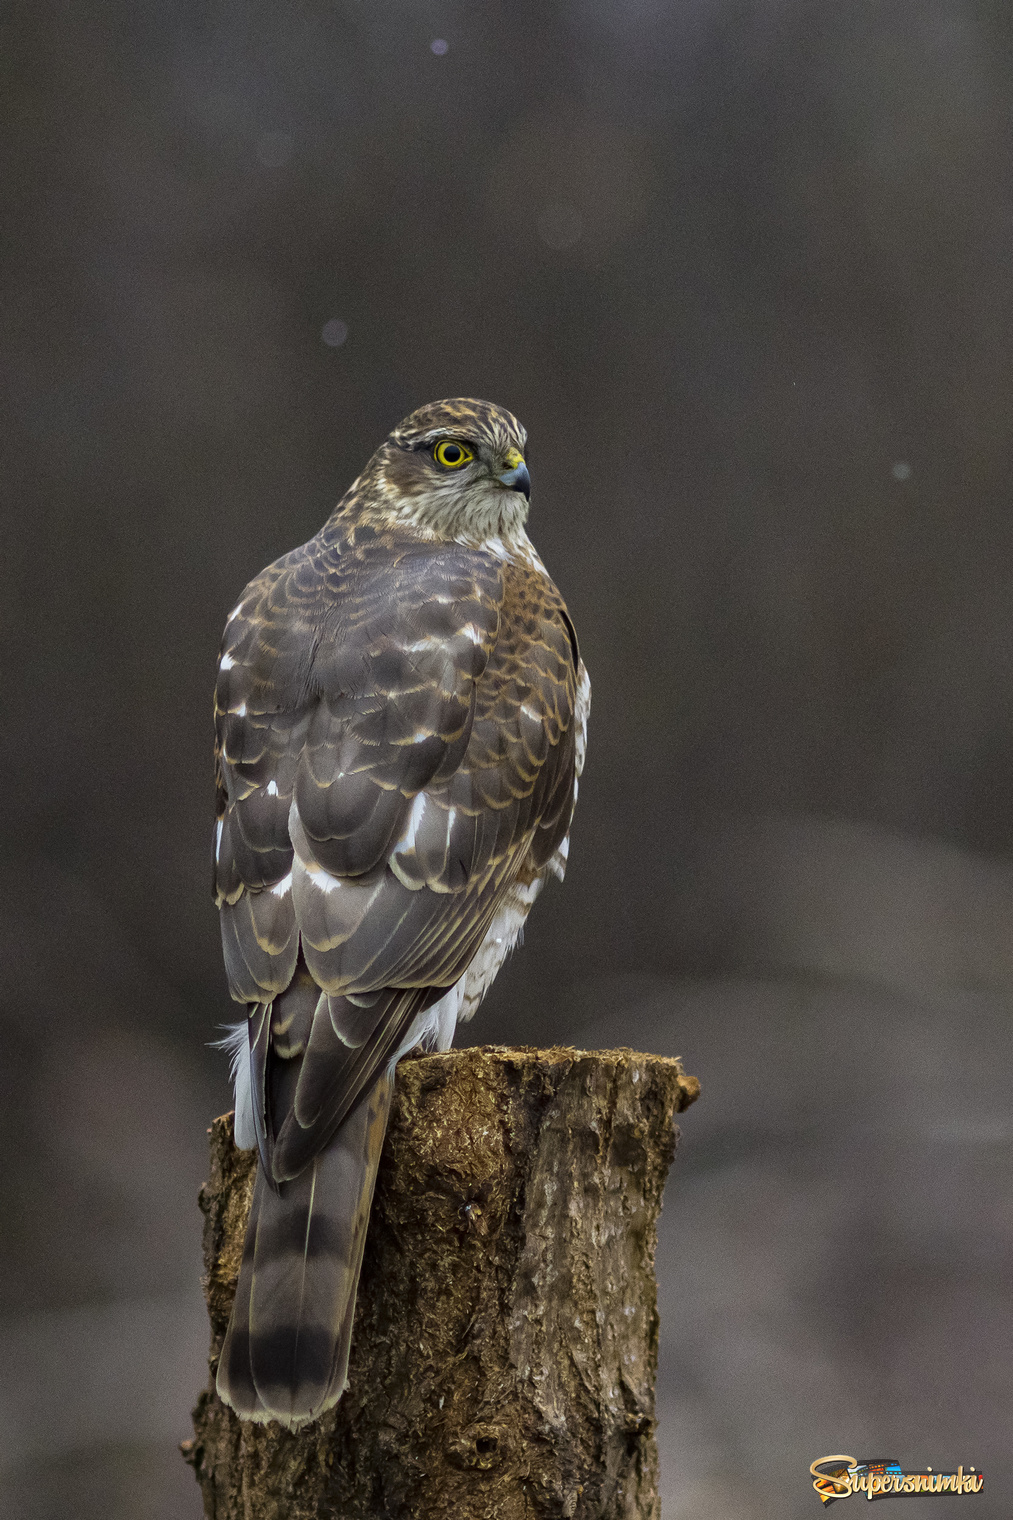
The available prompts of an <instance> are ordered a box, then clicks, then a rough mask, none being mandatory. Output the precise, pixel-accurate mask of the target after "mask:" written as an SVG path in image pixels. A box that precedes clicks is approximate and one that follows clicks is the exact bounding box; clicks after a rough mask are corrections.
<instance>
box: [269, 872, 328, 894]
mask: <svg viewBox="0 0 1013 1520" xmlns="http://www.w3.org/2000/svg"><path fill="white" fill-rule="evenodd" d="M331 880H332V881H333V880H334V878H333V877H331ZM291 885H292V872H291V871H289V873H288V875H287V876H283V877H282V878H281V881H279V882H276V883H275V885H274V886H273V887H272V888H271V896H272V897H284V896H285V894H286V892H288V890H289V888H290V887H291Z"/></svg>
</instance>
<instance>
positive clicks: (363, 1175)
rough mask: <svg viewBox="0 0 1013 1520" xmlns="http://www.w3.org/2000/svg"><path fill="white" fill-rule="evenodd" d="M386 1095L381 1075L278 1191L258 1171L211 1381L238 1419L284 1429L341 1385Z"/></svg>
mask: <svg viewBox="0 0 1013 1520" xmlns="http://www.w3.org/2000/svg"><path fill="white" fill-rule="evenodd" d="M392 1092H393V1081H392V1078H391V1076H390V1075H388V1074H386V1073H385V1074H384V1075H383V1076H381V1077H380V1078H379V1080H378V1081H377V1082H376V1083H375V1085H374V1086H373V1088H372V1089H371V1091H370V1092H369V1095H368V1096H367V1097H366V1098H364V1099H363V1101H362V1102H361V1103H359V1104H358V1105H357V1106H356V1107H355V1108H354V1109H353V1111H352V1112H351V1113H350V1114H349V1116H348V1118H347V1119H346V1120H345V1122H344V1123H343V1124H342V1125H341V1128H340V1129H339V1130H338V1131H337V1133H336V1134H335V1135H334V1138H333V1139H332V1140H331V1141H330V1143H329V1144H328V1145H327V1147H326V1149H325V1150H323V1151H321V1152H320V1154H319V1155H318V1156H316V1157H315V1158H314V1159H313V1160H312V1161H311V1162H310V1163H309V1165H308V1166H307V1167H306V1169H305V1171H303V1172H302V1173H300V1175H299V1176H298V1177H296V1178H294V1179H293V1180H292V1181H290V1182H283V1183H281V1184H280V1187H279V1190H278V1191H277V1192H274V1191H273V1190H272V1189H271V1187H270V1186H269V1185H268V1183H267V1181H266V1179H265V1177H264V1173H263V1169H262V1167H258V1168H257V1181H256V1185H255V1188H254V1193H253V1207H252V1209H251V1211H250V1222H249V1225H248V1227H247V1231H246V1243H245V1245H244V1247H243V1261H242V1266H241V1268H240V1272H239V1283H238V1286H237V1288H236V1298H235V1303H234V1304H233V1307H232V1318H231V1319H230V1321H229V1328H228V1330H227V1332H226V1335H225V1343H224V1345H223V1346H222V1354H221V1360H220V1362H219V1366H218V1378H217V1387H218V1393H219V1395H220V1396H221V1398H222V1399H224V1401H225V1402H226V1404H231V1406H232V1408H233V1409H234V1410H235V1411H236V1413H237V1414H239V1415H240V1416H241V1417H242V1418H243V1419H247V1420H259V1421H266V1420H278V1421H279V1422H280V1423H281V1424H282V1425H285V1426H287V1427H289V1428H290V1429H291V1428H293V1427H295V1426H298V1425H302V1424H305V1422H306V1421H307V1420H315V1419H317V1418H318V1417H319V1416H320V1415H321V1414H322V1413H323V1412H324V1410H325V1409H329V1408H330V1407H331V1405H332V1404H336V1403H337V1401H338V1399H339V1398H340V1397H341V1395H342V1393H343V1392H344V1388H345V1379H346V1375H347V1371H348V1352H349V1346H350V1344H351V1338H352V1318H353V1315H354V1313H355V1295H356V1290H357V1289H358V1285H359V1273H360V1270H361V1267H362V1251H363V1246H364V1245H365V1240H366V1229H367V1226H368V1223H369V1211H370V1206H371V1204H372V1201H373V1188H374V1186H375V1184H376V1173H377V1167H378V1166H379V1163H380V1152H381V1150H382V1149H383V1137H384V1134H385V1132H386V1129H387V1116H388V1114H389V1112H390V1102H391V1095H392Z"/></svg>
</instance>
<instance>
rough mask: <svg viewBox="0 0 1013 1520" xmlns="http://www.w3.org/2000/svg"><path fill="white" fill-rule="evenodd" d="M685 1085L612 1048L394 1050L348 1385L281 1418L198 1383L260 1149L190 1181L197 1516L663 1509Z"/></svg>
mask: <svg viewBox="0 0 1013 1520" xmlns="http://www.w3.org/2000/svg"><path fill="white" fill-rule="evenodd" d="M698 1091H699V1085H698V1083H697V1082H696V1080H695V1078H693V1077H687V1076H686V1075H685V1074H684V1073H683V1071H682V1068H681V1066H680V1065H679V1063H678V1062H676V1061H671V1060H665V1059H663V1058H661V1057H658V1056H648V1055H639V1054H636V1053H634V1052H633V1051H630V1050H617V1051H595V1052H591V1051H578V1050H571V1049H562V1048H557V1049H551V1050H534V1049H527V1048H519V1049H512V1048H507V1047H485V1048H481V1049H471V1050H460V1051H451V1052H450V1053H448V1054H446V1055H436V1056H425V1057H421V1058H419V1059H417V1060H406V1061H404V1062H402V1064H401V1066H400V1067H399V1069H398V1078H397V1092H396V1096H395V1100H394V1109H393V1112H392V1115H391V1121H390V1128H389V1131H388V1135H387V1141H386V1145H385V1149H384V1156H383V1162H382V1165H381V1169H380V1176H379V1181H378V1184H377V1190H376V1196H375V1201H374V1204H373V1214H372V1219H371V1222H370V1230H369V1239H368V1242H367V1245H366V1255H365V1261H364V1264H363V1273H362V1282H361V1286H360V1290H359V1300H358V1306H357V1310H356V1320H355V1333H354V1338H353V1345H352V1360H351V1366H350V1368H349V1387H348V1389H347V1391H346V1393H345V1395H344V1397H343V1398H342V1400H341V1402H340V1403H339V1405H338V1406H337V1408H336V1409H333V1410H331V1411H329V1412H328V1414H327V1415H325V1416H324V1417H323V1418H322V1419H321V1420H320V1421H318V1422H317V1423H315V1424H313V1425H310V1426H307V1427H304V1428H303V1429H302V1430H301V1431H299V1432H297V1433H294V1434H293V1433H290V1432H287V1431H284V1430H282V1429H281V1427H280V1426H278V1425H277V1424H276V1423H274V1422H272V1423H271V1424H268V1425H253V1424H249V1423H242V1422H240V1421H239V1420H238V1419H237V1418H236V1416H235V1415H234V1414H233V1412H232V1411H231V1410H230V1409H227V1408H226V1407H225V1406H224V1405H222V1403H221V1402H220V1401H219V1399H218V1398H217V1396H216V1394H215V1392H214V1384H213V1376H214V1371H215V1368H216V1367H217V1359H218V1352H219V1349H220V1347H221V1343H222V1337H223V1335H224V1332H225V1326H226V1323H227V1320H228V1314H229V1308H230V1305H231V1302H232V1296H233V1294H234V1292H235V1286H236V1278H237V1276H238V1271H239V1259H240V1253H241V1249H242V1240H243V1232H244V1228H245V1224H246V1218H247V1213H248V1211H249V1206H250V1196H251V1192H252V1185H253V1175H254V1165H255V1156H254V1154H253V1153H250V1152H242V1151H237V1150H236V1149H235V1147H234V1145H233V1143H232V1116H231V1115H228V1116H226V1117H225V1118H223V1119H218V1120H216V1122H215V1124H214V1125H213V1127H212V1129H211V1131H210V1135H211V1177H210V1181H209V1182H208V1183H207V1184H206V1186H205V1187H204V1189H203V1190H202V1193H201V1207H202V1208H203V1210H204V1213H205V1215H206V1222H205V1229H204V1253H205V1262H206V1270H207V1277H206V1282H205V1286H206V1294H207V1301H208V1312H209V1316H210V1319H211V1336H212V1339H211V1359H210V1360H211V1372H212V1381H211V1382H210V1383H209V1386H208V1388H207V1389H206V1391H205V1392H203V1393H202V1394H201V1395H200V1399H199V1401H198V1404H197V1407H196V1409H195V1411H194V1427H195V1430H196V1438H195V1440H194V1441H192V1442H190V1441H188V1442H185V1443H184V1454H185V1456H186V1458H187V1460H188V1461H189V1462H191V1463H192V1464H193V1466H194V1468H195V1470H196V1473H197V1477H198V1479H199V1481H200V1484H201V1487H202V1489H203V1494H204V1507H205V1512H206V1514H207V1515H208V1516H210V1517H212V1520H281V1517H285V1520H319V1517H335V1520H381V1517H383V1520H409V1517H411V1520H445V1517H450V1516H453V1517H455V1520H521V1517H525V1520H542V1517H545V1520H548V1517H550V1516H552V1517H556V1516H568V1517H573V1520H658V1517H659V1516H660V1506H659V1501H658V1497H657V1467H658V1461H657V1447H656V1443H655V1435H654V1381H655V1372H656V1365H657V1347H658V1321H657V1309H656V1292H655V1279H654V1252H655V1245H656V1240H657V1233H656V1223H657V1216H658V1212H659V1209H660V1206H661V1195H662V1189H663V1187H664V1182H665V1177H666V1174H667V1172H668V1168H669V1166H670V1164H671V1161H672V1158H673V1156H674V1153H675V1145H676V1139H677V1136H678V1131H677V1129H676V1128H675V1126H674V1124H673V1122H672V1121H673V1116H674V1115H675V1114H676V1113H678V1112H679V1111H681V1110H682V1109H683V1108H685V1107H687V1106H688V1105H689V1104H690V1103H691V1102H692V1101H693V1099H694V1098H695V1097H696V1095H697V1092H698Z"/></svg>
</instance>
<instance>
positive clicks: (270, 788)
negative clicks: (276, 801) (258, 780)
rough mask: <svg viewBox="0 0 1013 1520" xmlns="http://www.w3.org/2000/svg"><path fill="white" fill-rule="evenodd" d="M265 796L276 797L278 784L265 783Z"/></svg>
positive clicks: (272, 782) (275, 782) (273, 782)
mask: <svg viewBox="0 0 1013 1520" xmlns="http://www.w3.org/2000/svg"><path fill="white" fill-rule="evenodd" d="M267 795H268V796H269V797H277V796H278V783H277V781H269V782H268V783H267Z"/></svg>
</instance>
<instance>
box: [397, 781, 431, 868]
mask: <svg viewBox="0 0 1013 1520" xmlns="http://www.w3.org/2000/svg"><path fill="white" fill-rule="evenodd" d="M425 810H426V794H425V792H419V794H418V796H417V797H416V798H415V801H414V802H413V803H412V810H411V812H410V813H409V815H408V826H407V828H406V829H405V831H404V833H403V834H402V835H401V838H400V839H399V840H398V842H397V844H396V845H395V846H394V854H395V855H396V854H398V853H400V852H401V851H402V850H414V848H415V836H416V835H417V833H418V831H419V824H420V823H421V822H422V815H423V814H424V813H425Z"/></svg>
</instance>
